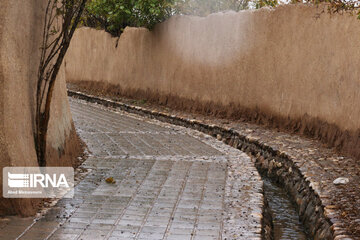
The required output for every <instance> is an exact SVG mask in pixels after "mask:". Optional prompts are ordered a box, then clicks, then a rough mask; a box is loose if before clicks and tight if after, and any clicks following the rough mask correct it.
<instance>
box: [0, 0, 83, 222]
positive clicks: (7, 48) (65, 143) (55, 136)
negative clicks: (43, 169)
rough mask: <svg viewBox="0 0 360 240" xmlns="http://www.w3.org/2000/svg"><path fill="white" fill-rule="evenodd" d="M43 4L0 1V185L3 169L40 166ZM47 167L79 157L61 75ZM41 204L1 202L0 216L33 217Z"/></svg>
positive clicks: (38, 1) (39, 1)
mask: <svg viewBox="0 0 360 240" xmlns="http://www.w3.org/2000/svg"><path fill="white" fill-rule="evenodd" d="M46 2H47V1H46V0H33V1H20V0H2V1H1V9H0V82H1V84H0V103H1V105H0V117H1V121H0V179H1V181H0V185H1V184H2V168H3V167H7V166H14V167H15V166H38V163H37V159H36V152H35V146H34V136H33V129H34V121H35V116H34V112H35V92H36V80H37V70H38V66H39V62H40V58H39V57H40V50H39V48H40V46H41V37H42V26H43V21H44V13H45V6H46V5H45V4H46ZM48 141H49V143H48V145H47V146H48V149H47V154H48V164H47V165H48V166H71V165H72V164H73V163H74V160H75V156H76V155H77V154H78V153H79V151H80V146H79V140H78V138H77V135H76V133H75V129H74V125H73V123H72V119H71V115H70V111H69V103H68V99H67V93H66V87H65V74H64V69H62V70H61V72H60V74H59V77H58V79H57V83H56V86H55V93H54V99H53V102H52V105H51V118H50V123H49V136H48ZM39 202H40V199H4V198H2V187H1V186H0V215H3V214H21V215H24V216H27V215H32V214H34V213H35V210H36V208H37V204H38V203H39Z"/></svg>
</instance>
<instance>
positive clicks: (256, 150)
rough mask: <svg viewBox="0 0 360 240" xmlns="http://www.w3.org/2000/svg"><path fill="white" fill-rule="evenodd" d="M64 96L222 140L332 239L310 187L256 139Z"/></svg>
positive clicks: (316, 233) (320, 235)
mask: <svg viewBox="0 0 360 240" xmlns="http://www.w3.org/2000/svg"><path fill="white" fill-rule="evenodd" d="M68 93H69V96H73V97H77V98H81V99H84V100H86V101H90V102H95V103H98V104H101V105H104V106H107V107H113V108H117V109H120V110H124V111H127V112H129V113H135V114H138V115H142V116H146V117H149V118H154V119H157V120H160V121H163V122H168V123H171V124H174V125H179V126H184V127H187V128H192V129H195V130H198V131H200V132H203V133H206V134H208V135H211V136H213V137H216V138H217V139H218V140H222V141H223V142H224V143H226V144H228V145H230V146H232V147H234V148H236V149H239V150H241V151H243V152H246V153H247V154H249V155H250V156H251V157H252V159H253V160H254V162H255V165H256V167H257V168H258V170H259V172H261V173H262V174H263V175H265V176H268V177H270V178H271V179H273V180H275V181H277V182H278V183H279V184H280V185H282V186H283V187H284V188H285V189H286V190H287V191H288V193H289V194H290V195H291V197H292V199H293V201H294V202H295V203H296V204H297V206H298V213H299V216H300V219H301V220H302V222H303V223H304V224H305V226H306V228H307V229H308V231H309V232H310V234H311V236H312V237H313V238H314V239H334V228H333V227H332V224H331V222H330V220H329V219H328V218H327V217H326V216H325V214H324V212H325V211H324V206H323V204H322V201H321V199H320V197H319V195H318V194H317V193H316V191H314V186H311V184H310V183H309V181H308V180H307V179H306V178H305V177H304V176H303V174H302V172H301V171H300V169H299V168H298V166H297V165H296V163H294V162H293V161H292V160H291V158H290V157H289V156H287V155H286V154H284V153H283V152H280V151H278V150H276V149H272V148H271V147H269V146H267V145H265V144H263V143H261V142H259V141H257V139H249V138H247V137H246V136H243V135H240V134H239V133H238V132H236V131H235V130H233V129H226V128H223V127H220V126H216V125H208V124H205V123H203V122H200V121H197V120H193V119H186V118H182V117H178V116H175V115H169V114H167V113H163V112H157V111H151V110H147V109H144V108H141V107H135V106H130V105H127V104H123V103H119V102H115V101H112V100H107V99H103V98H100V97H95V96H90V95H87V94H84V93H80V92H75V91H71V90H69V91H68ZM315 189H316V188H315ZM263 228H264V226H263ZM263 237H264V236H263ZM335 239H351V238H341V236H340V238H339V237H337V238H335Z"/></svg>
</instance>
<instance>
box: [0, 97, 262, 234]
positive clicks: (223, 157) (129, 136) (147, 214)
mask: <svg viewBox="0 0 360 240" xmlns="http://www.w3.org/2000/svg"><path fill="white" fill-rule="evenodd" d="M70 103H71V110H72V113H73V119H74V122H75V125H76V128H77V131H78V133H79V134H80V136H81V137H82V138H83V140H84V141H85V142H86V144H87V145H88V148H89V150H90V151H91V154H90V157H89V158H88V160H87V161H86V162H85V163H84V164H83V165H84V167H85V168H88V169H89V171H90V172H89V174H88V175H87V176H86V177H85V178H84V179H83V180H82V181H81V182H80V183H79V184H78V185H77V186H76V189H75V197H74V198H73V199H61V200H60V201H59V202H58V203H57V204H56V206H54V207H53V208H51V210H50V211H49V212H48V213H47V214H46V215H45V217H44V218H42V219H40V220H39V221H37V222H36V223H35V224H33V225H31V226H29V227H28V229H27V230H26V231H25V232H23V233H22V235H17V234H18V233H15V232H16V231H14V230H11V227H12V228H13V229H14V227H15V228H16V226H11V225H14V224H13V222H14V220H12V221H9V222H8V225H6V224H4V223H2V224H0V228H3V229H2V230H1V233H0V237H1V239H6V237H7V238H8V239H14V236H15V237H20V239H84V240H88V239H111V240H115V239H149V240H151V239H169V240H170V239H181V240H187V239H201V240H206V239H260V238H261V236H260V235H261V234H260V232H261V217H262V215H261V213H262V204H263V196H262V194H261V192H262V182H261V180H260V177H259V175H258V173H257V171H256V169H255V168H254V167H253V163H252V162H251V160H250V158H249V157H247V156H246V155H245V154H243V153H242V152H240V151H238V150H236V149H233V148H230V147H228V146H227V145H225V144H223V143H222V142H219V141H217V140H215V139H213V138H211V137H208V136H204V135H203V134H201V133H198V132H196V131H193V130H190V129H185V128H181V127H176V126H172V125H168V124H164V123H160V122H156V121H153V120H149V119H143V118H140V117H137V116H134V115H129V114H125V113H118V112H114V111H111V110H108V109H105V108H103V107H100V106H97V105H94V104H89V103H84V102H82V101H80V100H75V99H70ZM107 177H113V178H114V179H115V181H116V183H115V184H109V183H106V182H105V179H106V178H107ZM23 225H26V224H23ZM24 227H25V226H21V227H18V228H19V229H23V228H24ZM7 229H10V230H7ZM18 231H19V230H18ZM6 232H8V234H6Z"/></svg>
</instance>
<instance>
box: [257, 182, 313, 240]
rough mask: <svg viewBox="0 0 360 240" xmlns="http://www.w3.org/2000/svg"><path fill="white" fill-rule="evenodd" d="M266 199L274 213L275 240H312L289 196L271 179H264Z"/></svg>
mask: <svg viewBox="0 0 360 240" xmlns="http://www.w3.org/2000/svg"><path fill="white" fill-rule="evenodd" d="M263 181H264V191H265V195H266V199H267V200H268V203H269V207H270V210H271V213H272V218H273V224H274V229H273V231H274V239H275V240H311V239H312V238H310V237H309V236H308V235H307V233H306V231H305V228H304V226H303V225H302V224H301V222H300V220H299V215H298V213H297V211H296V208H295V205H294V204H293V202H291V201H290V199H289V196H288V194H287V193H286V191H285V190H283V189H282V188H280V187H278V186H276V185H275V184H274V183H272V182H271V180H270V179H269V178H266V177H263Z"/></svg>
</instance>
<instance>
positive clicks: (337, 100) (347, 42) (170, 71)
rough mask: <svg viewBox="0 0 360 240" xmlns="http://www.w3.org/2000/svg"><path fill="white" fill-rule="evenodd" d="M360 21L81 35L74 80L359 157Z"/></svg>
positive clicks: (243, 19)
mask: <svg viewBox="0 0 360 240" xmlns="http://www.w3.org/2000/svg"><path fill="white" fill-rule="evenodd" d="M359 56H360V21H359V20H357V19H356V17H355V16H350V15H348V14H342V15H341V14H333V15H330V14H328V13H327V11H326V6H323V5H322V6H318V7H310V6H306V5H288V6H281V7H278V8H276V9H274V10H270V9H261V10H256V11H242V12H239V13H234V12H229V13H218V14H213V15H210V16H208V17H206V18H200V17H189V16H175V17H172V18H171V19H169V20H167V21H166V22H164V23H162V24H158V25H157V26H156V28H155V29H154V31H152V32H150V31H148V30H146V29H142V28H138V29H136V28H127V29H126V30H125V32H124V33H123V35H122V36H121V37H120V39H119V41H117V39H116V38H111V37H110V35H109V34H107V33H105V32H103V31H98V30H94V29H88V28H82V29H79V30H77V32H76V34H75V37H74V39H73V42H72V43H71V46H70V49H69V52H68V54H67V56H66V62H65V72H66V80H67V82H70V83H76V85H79V86H80V87H83V88H86V89H88V90H90V91H93V92H94V91H97V92H105V93H109V94H112V95H122V96H128V97H135V98H139V99H148V100H150V101H154V102H158V103H162V104H167V105H169V106H171V107H175V108H178V109H184V110H190V111H197V112H202V113H206V114H213V115H217V116H220V117H229V118H234V119H244V120H251V121H256V122H258V123H262V124H267V125H269V126H273V127H279V128H283V129H287V130H290V131H294V132H300V133H302V134H306V135H309V136H313V137H317V138H318V139H320V140H322V141H323V142H325V143H327V144H328V145H329V146H335V147H337V148H338V149H340V150H342V151H343V152H346V153H348V154H350V155H352V156H356V157H360V131H359V129H360V107H359V106H358V104H359V102H360V94H359V91H360V81H359V76H360V68H359V66H360V57H359Z"/></svg>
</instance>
